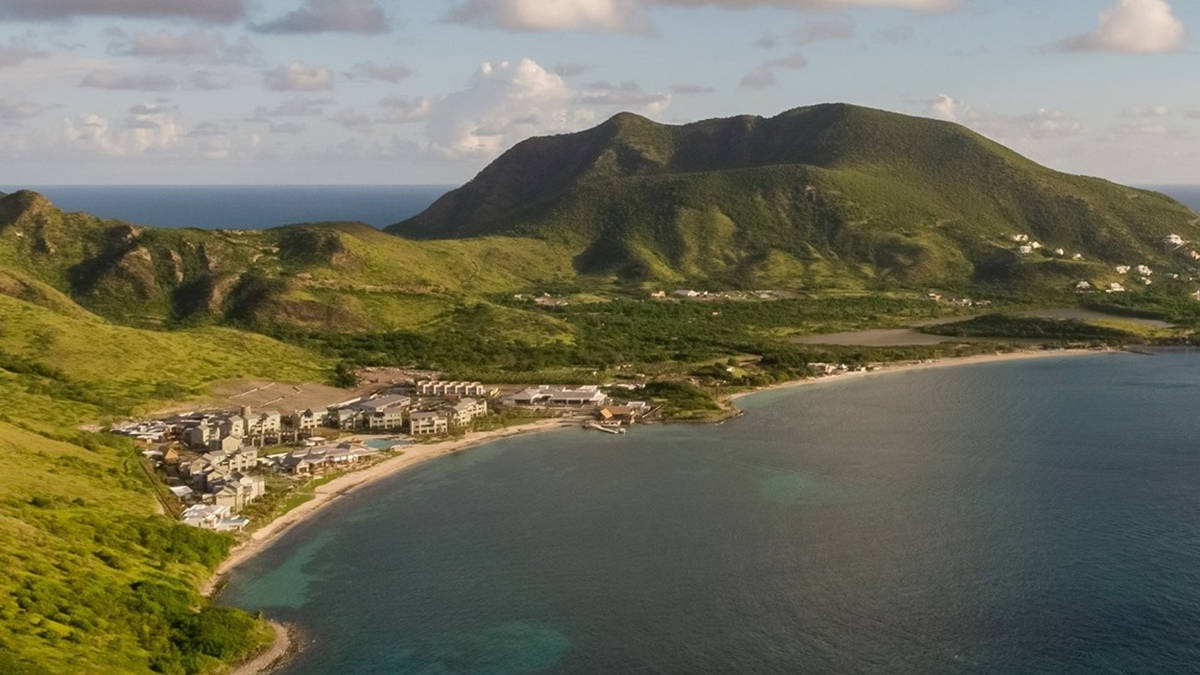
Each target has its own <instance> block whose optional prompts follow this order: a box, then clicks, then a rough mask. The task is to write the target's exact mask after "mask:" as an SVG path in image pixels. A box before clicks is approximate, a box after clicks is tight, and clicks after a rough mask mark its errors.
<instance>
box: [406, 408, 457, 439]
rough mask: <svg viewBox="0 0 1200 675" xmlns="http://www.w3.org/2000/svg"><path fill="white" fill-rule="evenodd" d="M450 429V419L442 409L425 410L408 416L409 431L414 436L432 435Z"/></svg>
mask: <svg viewBox="0 0 1200 675" xmlns="http://www.w3.org/2000/svg"><path fill="white" fill-rule="evenodd" d="M449 431H450V421H449V419H448V418H447V416H446V414H445V413H443V412H441V411H436V410H425V411H419V412H414V413H412V414H410V415H409V416H408V433H409V434H411V435H413V436H430V435H434V434H444V433H447V432H449Z"/></svg>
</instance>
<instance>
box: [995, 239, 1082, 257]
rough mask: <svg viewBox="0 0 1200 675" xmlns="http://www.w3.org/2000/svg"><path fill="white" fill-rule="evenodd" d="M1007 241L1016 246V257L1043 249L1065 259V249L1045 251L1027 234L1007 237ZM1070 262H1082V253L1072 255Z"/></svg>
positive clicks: (1041, 245)
mask: <svg viewBox="0 0 1200 675" xmlns="http://www.w3.org/2000/svg"><path fill="white" fill-rule="evenodd" d="M1009 239H1010V240H1012V242H1013V243H1014V244H1016V245H1017V255H1022V256H1025V255H1032V254H1033V252H1034V251H1041V250H1043V249H1044V250H1045V251H1046V252H1047V253H1049V254H1052V255H1054V256H1055V257H1058V258H1065V257H1066V256H1067V251H1066V249H1062V248H1055V249H1047V248H1046V247H1045V245H1044V244H1042V242H1040V241H1037V240H1035V239H1030V238H1029V235H1027V234H1013V235H1009ZM1071 260H1074V261H1076V262H1079V261H1082V260H1083V254H1082V253H1075V254H1072V255H1071Z"/></svg>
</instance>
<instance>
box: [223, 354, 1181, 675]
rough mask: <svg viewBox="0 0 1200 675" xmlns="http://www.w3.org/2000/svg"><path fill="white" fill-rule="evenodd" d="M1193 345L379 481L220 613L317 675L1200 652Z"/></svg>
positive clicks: (269, 564) (833, 387) (781, 668)
mask: <svg viewBox="0 0 1200 675" xmlns="http://www.w3.org/2000/svg"><path fill="white" fill-rule="evenodd" d="M1198 399H1200V354H1198V353H1196V352H1182V351H1181V352H1171V351H1165V352H1160V353H1156V354H1155V355H1135V354H1127V353H1118V354H1095V355H1085V356H1072V357H1064V358H1061V359H1039V360H1030V361H1016V362H1004V363H991V364H981V365H970V366H961V367H955V368H944V369H934V370H925V371H911V372H902V373H895V374H888V375H883V376H879V377H871V378H864V379H857V380H847V381H843V382H836V383H828V384H823V385H819V386H811V387H800V388H795V389H790V390H778V391H773V392H767V393H763V394H758V395H756V396H752V397H749V398H746V399H743V400H742V401H741V402H740V404H741V405H742V407H743V408H744V409H745V410H746V412H747V414H746V415H745V416H743V417H740V418H737V419H734V420H731V421H729V422H726V423H725V424H722V425H718V426H697V425H666V426H640V427H635V428H634V429H632V430H631V431H630V433H629V434H627V435H625V436H620V437H617V436H609V435H606V434H598V433H594V432H585V431H581V430H577V429H568V430H563V431H557V432H551V433H546V434H542V435H535V436H526V437H518V438H513V439H507V440H503V441H499V442H496V443H493V444H490V445H487V446H484V447H481V448H477V449H473V450H470V451H467V452H464V453H461V454H458V455H452V456H448V457H444V458H440V459H436V460H433V461H430V462H427V463H424V464H421V465H418V466H416V467H414V468H412V469H410V470H408V471H407V472H404V473H401V474H397V475H395V476H393V477H390V478H388V479H386V480H383V481H381V482H379V483H376V484H373V485H371V486H369V487H366V488H364V489H362V490H360V491H357V492H355V493H353V494H351V495H349V496H347V497H345V498H343V499H341V500H339V501H338V502H335V503H334V504H333V505H331V506H329V507H327V509H326V510H325V511H324V512H323V513H321V514H319V515H318V516H317V517H315V518H314V519H312V520H309V521H307V522H304V523H302V524H300V525H298V526H296V527H295V528H294V529H292V530H290V531H289V532H288V533H287V534H285V535H284V536H283V537H282V538H281V539H280V540H278V541H277V542H276V544H275V545H274V546H272V547H271V548H269V549H268V550H267V551H265V552H264V553H263V555H261V556H259V557H257V558H255V559H253V560H251V561H250V562H249V563H248V564H246V565H245V566H243V567H241V568H239V569H238V570H235V572H234V574H233V575H232V576H231V579H230V582H229V584H228V585H227V586H226V588H225V589H224V591H223V592H222V594H221V596H220V598H219V600H220V601H221V602H224V603H230V604H235V605H238V606H242V607H246V608H249V609H254V610H262V611H263V612H264V613H265V614H266V615H267V616H269V617H272V618H276V619H281V620H284V621H289V622H295V623H296V624H298V625H299V626H300V627H301V630H302V631H303V634H304V636H305V643H306V649H305V650H304V651H302V652H301V653H300V654H299V655H298V656H297V657H296V658H295V660H293V661H292V662H291V663H290V664H289V665H288V666H287V667H286V668H285V669H284V671H283V672H286V673H289V674H293V675H296V674H302V673H303V674H307V673H332V672H337V673H378V672H386V673H534V672H554V673H608V672H632V673H701V672H714V673H733V672H755V673H801V672H816V673H878V672H894V673H1056V674H1060V673H1096V672H1114V673H1115V672H1145V673H1151V672H1159V673H1167V672H1184V671H1192V672H1194V671H1195V668H1196V664H1198V663H1200V639H1198V638H1197V635H1198V634H1200V529H1198V528H1197V522H1200V445H1198V444H1197V442H1196V417H1195V401H1196V400H1198Z"/></svg>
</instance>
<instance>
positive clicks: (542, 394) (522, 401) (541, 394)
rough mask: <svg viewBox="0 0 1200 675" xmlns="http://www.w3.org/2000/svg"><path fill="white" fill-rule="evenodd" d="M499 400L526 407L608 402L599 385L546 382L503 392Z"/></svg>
mask: <svg viewBox="0 0 1200 675" xmlns="http://www.w3.org/2000/svg"><path fill="white" fill-rule="evenodd" d="M500 402H501V403H502V404H504V405H507V406H527V407H537V408H546V407H573V408H580V407H600V406H603V405H604V404H606V403H608V395H607V394H605V393H604V392H603V391H600V387H598V386H596V385H594V384H589V385H584V386H581V387H560V386H553V385H548V384H542V385H538V386H536V387H527V388H525V389H522V390H520V391H515V392H513V393H510V394H505V395H504V396H502V397H500Z"/></svg>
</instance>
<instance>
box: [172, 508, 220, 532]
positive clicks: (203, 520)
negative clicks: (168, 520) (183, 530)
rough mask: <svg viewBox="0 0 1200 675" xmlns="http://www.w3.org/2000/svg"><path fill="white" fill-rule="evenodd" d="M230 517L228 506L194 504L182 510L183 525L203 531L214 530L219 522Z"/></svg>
mask: <svg viewBox="0 0 1200 675" xmlns="http://www.w3.org/2000/svg"><path fill="white" fill-rule="evenodd" d="M229 516H230V513H229V507H228V506H220V505H217V504H196V505H195V506H189V507H187V509H185V510H184V512H183V516H182V520H183V524H184V525H191V526H192V527H199V528H202V529H205V530H215V529H217V527H218V526H219V525H220V524H221V521H222V520H224V519H226V518H228V517H229Z"/></svg>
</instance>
